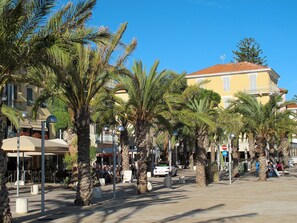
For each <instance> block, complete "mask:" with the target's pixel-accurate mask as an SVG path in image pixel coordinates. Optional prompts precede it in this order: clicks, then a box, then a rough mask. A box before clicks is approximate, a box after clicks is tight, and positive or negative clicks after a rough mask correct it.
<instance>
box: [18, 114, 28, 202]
mask: <svg viewBox="0 0 297 223" xmlns="http://www.w3.org/2000/svg"><path fill="white" fill-rule="evenodd" d="M22 117H23V118H26V117H27V113H26V112H22ZM18 125H19V126H18V140H17V149H18V150H17V196H19V191H20V145H21V144H20V143H21V134H20V130H21V118H20V116H18Z"/></svg>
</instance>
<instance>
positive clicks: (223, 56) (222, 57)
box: [220, 54, 226, 64]
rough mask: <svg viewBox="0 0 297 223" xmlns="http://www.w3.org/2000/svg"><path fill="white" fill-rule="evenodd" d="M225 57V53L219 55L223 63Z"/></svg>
mask: <svg viewBox="0 0 297 223" xmlns="http://www.w3.org/2000/svg"><path fill="white" fill-rule="evenodd" d="M225 58H226V55H225V54H224V55H222V56H220V59H221V60H222V61H223V64H224V63H225Z"/></svg>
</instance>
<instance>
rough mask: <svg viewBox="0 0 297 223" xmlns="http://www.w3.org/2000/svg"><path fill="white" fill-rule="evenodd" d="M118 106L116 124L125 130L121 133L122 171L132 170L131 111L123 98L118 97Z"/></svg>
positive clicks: (115, 115)
mask: <svg viewBox="0 0 297 223" xmlns="http://www.w3.org/2000/svg"><path fill="white" fill-rule="evenodd" d="M116 102H117V103H116V106H115V114H114V117H116V123H117V124H118V125H119V126H123V127H124V130H123V131H121V133H120V146H121V149H122V170H123V171H125V170H130V165H129V147H130V144H129V131H128V130H129V129H130V130H131V129H132V128H131V127H132V126H131V124H130V122H129V119H128V117H129V114H130V112H131V111H130V109H129V107H127V106H126V101H124V100H122V99H121V98H119V97H117V99H116Z"/></svg>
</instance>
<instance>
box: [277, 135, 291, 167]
mask: <svg viewBox="0 0 297 223" xmlns="http://www.w3.org/2000/svg"><path fill="white" fill-rule="evenodd" d="M278 150H279V151H281V154H282V160H283V165H284V168H288V167H289V140H288V137H287V136H286V135H283V136H282V137H281V141H280V145H279V148H278Z"/></svg>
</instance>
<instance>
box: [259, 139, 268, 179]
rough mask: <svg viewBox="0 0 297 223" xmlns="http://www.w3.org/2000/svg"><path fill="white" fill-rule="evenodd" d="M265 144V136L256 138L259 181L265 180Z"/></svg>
mask: <svg viewBox="0 0 297 223" xmlns="http://www.w3.org/2000/svg"><path fill="white" fill-rule="evenodd" d="M266 144H267V141H266V139H265V138H262V137H259V138H258V139H257V140H256V145H257V147H258V148H259V152H260V157H259V164H260V170H259V181H266V180H267V176H266V171H267V162H266V153H265V149H266Z"/></svg>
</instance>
